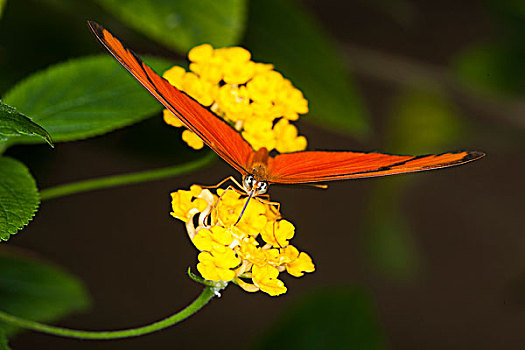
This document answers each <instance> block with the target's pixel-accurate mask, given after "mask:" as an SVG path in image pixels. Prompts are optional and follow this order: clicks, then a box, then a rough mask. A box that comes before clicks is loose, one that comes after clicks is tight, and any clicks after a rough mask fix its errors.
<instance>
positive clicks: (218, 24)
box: [98, 0, 246, 53]
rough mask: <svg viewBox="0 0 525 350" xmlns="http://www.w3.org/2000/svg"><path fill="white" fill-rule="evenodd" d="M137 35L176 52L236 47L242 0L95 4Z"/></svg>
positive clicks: (241, 25) (242, 19)
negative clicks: (205, 45) (203, 46)
mask: <svg viewBox="0 0 525 350" xmlns="http://www.w3.org/2000/svg"><path fill="white" fill-rule="evenodd" d="M98 3H100V4H101V5H102V6H104V7H105V8H106V9H107V10H108V11H110V12H112V13H113V14H115V15H116V16H117V17H119V18H120V19H121V20H122V21H124V22H126V23H128V24H129V25H131V26H132V27H134V28H135V29H137V30H138V31H140V32H143V33H145V34H147V35H149V36H150V37H151V38H153V39H155V40H157V41H158V42H160V43H163V44H165V45H167V46H169V47H171V48H174V49H177V50H179V51H180V52H184V53H186V51H188V50H189V49H190V48H192V47H193V46H195V45H198V44H202V43H210V44H212V45H213V46H215V47H221V46H229V45H234V44H237V43H238V41H239V39H240V37H241V35H242V32H243V30H244V24H245V16H246V0H221V1H216V0H173V1H165V0H149V1H141V0H98Z"/></svg>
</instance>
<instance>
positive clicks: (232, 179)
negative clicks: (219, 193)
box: [202, 176, 244, 194]
mask: <svg viewBox="0 0 525 350" xmlns="http://www.w3.org/2000/svg"><path fill="white" fill-rule="evenodd" d="M227 181H231V182H233V183H234V184H235V185H237V187H239V188H241V189H242V188H243V187H242V185H241V184H240V183H239V182H238V181H237V180H236V179H235V178H234V177H233V176H228V177H227V178H225V179H223V180H222V181H220V182H219V183H218V184H216V185H212V186H202V188H208V189H213V188H219V187H221V186H222V185H223V184H224V183H225V182H227ZM242 193H243V194H244V191H243V192H242Z"/></svg>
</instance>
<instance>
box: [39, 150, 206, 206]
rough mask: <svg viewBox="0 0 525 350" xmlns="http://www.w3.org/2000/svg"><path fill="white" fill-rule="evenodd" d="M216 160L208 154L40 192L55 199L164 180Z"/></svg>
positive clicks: (44, 197) (44, 198)
mask: <svg viewBox="0 0 525 350" xmlns="http://www.w3.org/2000/svg"><path fill="white" fill-rule="evenodd" d="M214 159H215V153H213V152H209V153H208V154H206V156H204V157H202V158H200V159H198V160H195V161H192V162H189V163H186V164H182V165H175V166H171V167H167V168H161V169H154V170H147V171H141V172H137V173H132V174H124V175H113V176H108V177H101V178H98V179H90V180H84V181H78V182H72V183H69V184H65V185H58V186H55V187H51V188H46V189H43V190H42V191H40V199H42V200H46V199H53V198H58V197H64V196H68V195H71V194H75V193H81V192H87V191H91V190H98V189H101V188H109V187H117V186H123V185H129V184H136V183H140V182H145V181H151V180H158V179H164V178H167V177H171V176H175V175H182V174H186V173H189V172H192V171H193V170H196V169H200V168H202V167H203V166H205V165H207V164H209V163H211V162H212V161H213V160H214Z"/></svg>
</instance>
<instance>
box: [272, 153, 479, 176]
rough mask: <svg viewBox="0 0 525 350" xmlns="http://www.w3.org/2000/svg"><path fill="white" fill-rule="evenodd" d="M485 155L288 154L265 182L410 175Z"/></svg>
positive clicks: (275, 163)
mask: <svg viewBox="0 0 525 350" xmlns="http://www.w3.org/2000/svg"><path fill="white" fill-rule="evenodd" d="M484 155H485V154H484V153H482V152H476V151H473V152H457V153H443V154H429V155H424V156H401V155H391V154H384V153H361V152H337V151H336V152H324V151H312V152H297V153H287V154H279V155H277V156H276V157H275V158H274V159H273V160H272V162H271V165H270V169H269V170H270V171H269V173H270V176H269V178H268V180H269V182H271V183H282V184H294V183H311V182H323V181H334V180H344V179H357V178H364V177H375V176H385V175H393V174H402V173H411V172H416V171H423V170H431V169H439V168H446V167H450V166H454V165H460V164H464V163H467V162H471V161H473V160H476V159H479V158H481V157H483V156H484Z"/></svg>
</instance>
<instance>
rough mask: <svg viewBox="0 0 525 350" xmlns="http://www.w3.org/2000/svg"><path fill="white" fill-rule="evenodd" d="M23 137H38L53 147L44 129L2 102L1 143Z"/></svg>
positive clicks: (0, 104) (0, 112) (0, 118)
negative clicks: (10, 138)
mask: <svg viewBox="0 0 525 350" xmlns="http://www.w3.org/2000/svg"><path fill="white" fill-rule="evenodd" d="M21 135H33V136H38V137H40V138H42V139H43V140H45V141H46V142H47V143H48V144H49V145H50V146H51V147H53V141H51V136H49V134H48V133H47V131H46V130H45V129H44V128H42V127H41V126H40V125H38V124H36V123H34V122H32V121H31V119H29V118H28V117H26V116H25V115H22V114H20V113H18V112H17V111H16V109H14V108H13V107H10V106H8V105H5V104H3V103H1V102H0V141H4V140H6V139H7V137H14V136H21Z"/></svg>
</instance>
